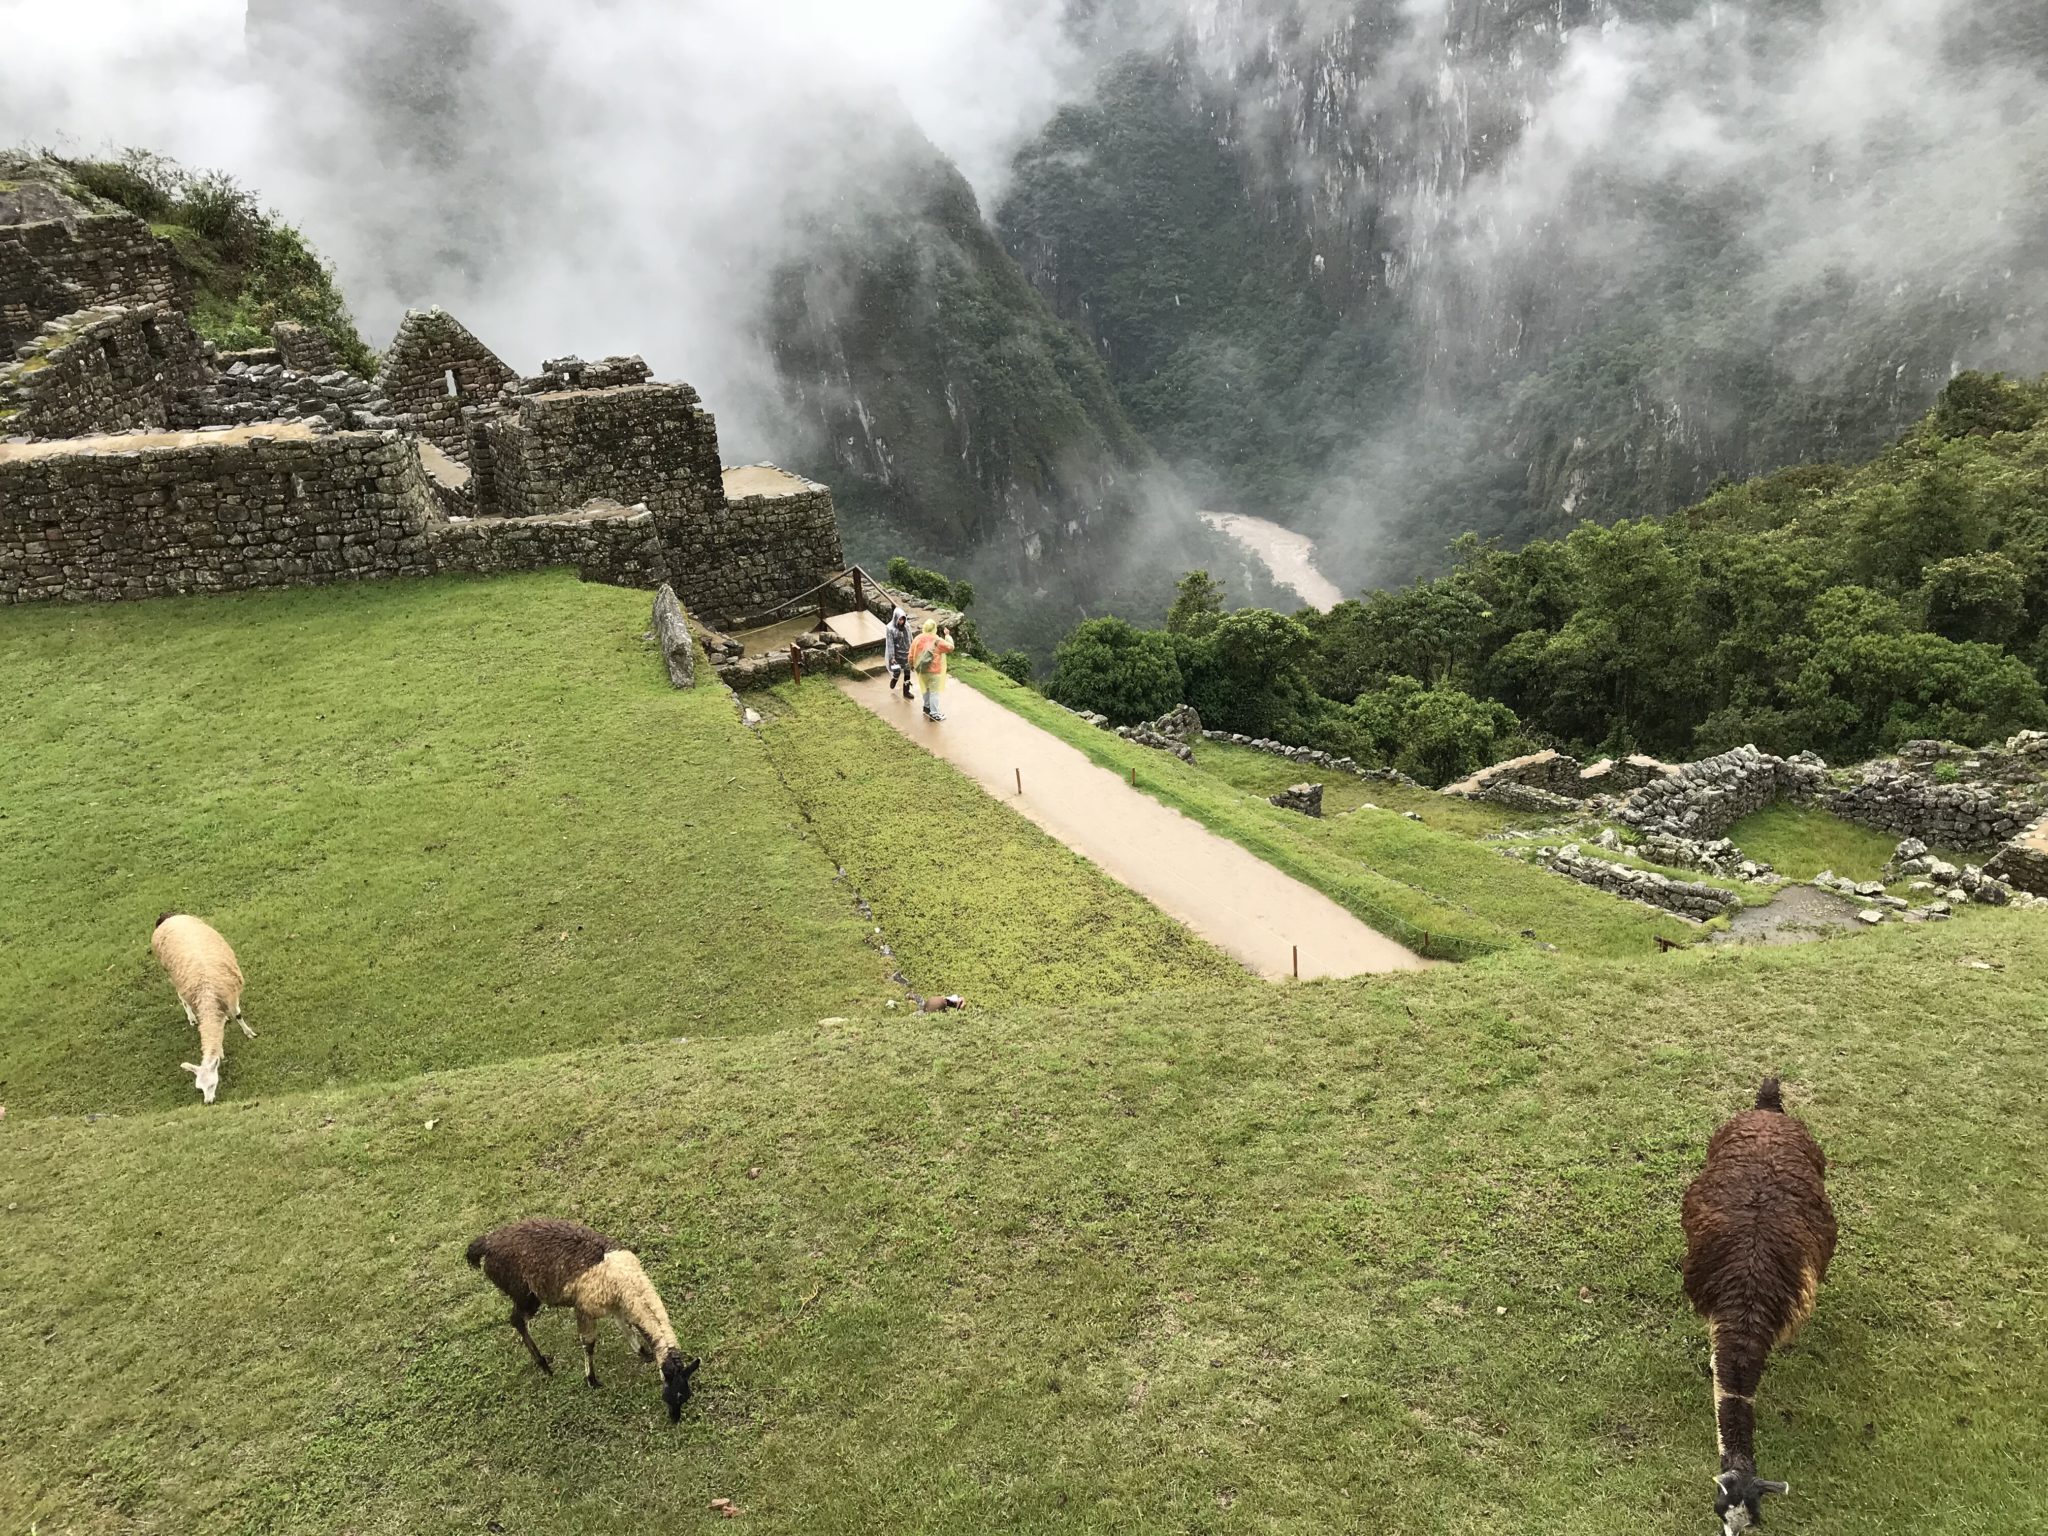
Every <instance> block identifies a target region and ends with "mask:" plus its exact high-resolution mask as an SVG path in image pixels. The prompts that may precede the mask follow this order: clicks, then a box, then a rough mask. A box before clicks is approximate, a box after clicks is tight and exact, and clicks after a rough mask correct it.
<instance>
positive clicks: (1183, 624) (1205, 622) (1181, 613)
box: [1166, 571, 1223, 640]
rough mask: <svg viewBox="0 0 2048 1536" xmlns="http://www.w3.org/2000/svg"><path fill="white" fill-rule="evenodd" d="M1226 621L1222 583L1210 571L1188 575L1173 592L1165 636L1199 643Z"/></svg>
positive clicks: (1167, 615) (1194, 572) (1167, 614)
mask: <svg viewBox="0 0 2048 1536" xmlns="http://www.w3.org/2000/svg"><path fill="white" fill-rule="evenodd" d="M1222 617H1223V583H1222V582H1220V581H1218V580H1217V579H1216V578H1215V577H1213V576H1211V575H1210V574H1209V573H1208V572H1207V571H1189V572H1188V573H1187V574H1186V575H1185V576H1183V577H1181V579H1180V581H1179V582H1178V584H1176V585H1175V587H1174V589H1173V606H1172V607H1170V608H1168V609H1167V610H1166V632H1167V633H1168V634H1170V635H1191V636H1193V637H1194V638H1195V639H1197V640H1199V639H1201V638H1202V637H1203V636H1204V635H1206V634H1208V633H1209V632H1210V631H1211V630H1212V629H1214V628H1215V627H1216V624H1217V621H1218V620H1219V619H1221V618H1222Z"/></svg>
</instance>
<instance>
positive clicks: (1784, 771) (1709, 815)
mask: <svg viewBox="0 0 2048 1536" xmlns="http://www.w3.org/2000/svg"><path fill="white" fill-rule="evenodd" d="M1824 777H1825V765H1824V764H1823V763H1822V762H1821V760H1820V759H1819V758H1817V757H1814V756H1813V755H1812V754H1811V753H1801V754H1800V755H1799V756H1798V757H1790V758H1786V757H1773V756H1772V755H1771V754H1769V753H1768V752H1759V751H1757V749H1756V748H1755V747H1736V748H1734V749H1733V750H1732V751H1728V752H1723V753H1721V754H1719V755H1718V756H1715V757H1708V758H1702V759H1701V760H1700V761H1699V762H1696V763H1686V764H1684V765H1682V766H1680V767H1678V768H1675V769H1673V770H1672V773H1671V776H1670V777H1669V778H1664V779H1657V780H1655V781H1653V782H1651V783H1648V784H1645V785H1644V786H1643V787H1642V788H1641V789H1638V790H1636V791H1635V792H1634V793H1632V794H1631V795H1630V796H1629V797H1628V799H1626V800H1625V801H1623V802H1622V804H1621V807H1620V809H1619V810H1617V811H1616V813H1615V819H1616V820H1618V821H1620V822H1621V823H1623V824H1624V825H1625V826H1631V827H1634V828H1635V829H1636V830H1637V831H1639V832H1643V833H1646V834H1656V833H1664V834H1668V835H1670V836H1672V837H1681V838H1688V839H1692V840H1695V841H1705V840H1707V839H1711V838H1717V837H1719V836H1720V835H1721V834H1722V833H1724V832H1726V831H1727V830H1728V829H1729V828H1730V827H1732V826H1734V825H1735V823H1736V822H1738V821H1740V820H1741V819H1742V818H1743V817H1745V816H1747V815H1749V814H1750V813H1751V812H1753V811H1760V810H1762V809H1763V808H1764V807H1765V806H1768V805H1775V804H1776V803H1777V802H1778V801H1779V800H1781V799H1782V800H1790V801H1792V802H1793V803H1795V804H1806V803H1810V802H1811V801H1812V800H1813V798H1814V797H1815V795H1816V794H1818V793H1819V792H1820V790H1821V787H1822V784H1823V780H1824Z"/></svg>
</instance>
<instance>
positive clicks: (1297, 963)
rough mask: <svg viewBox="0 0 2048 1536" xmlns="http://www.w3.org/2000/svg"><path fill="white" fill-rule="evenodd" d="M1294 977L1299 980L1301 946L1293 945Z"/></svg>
mask: <svg viewBox="0 0 2048 1536" xmlns="http://www.w3.org/2000/svg"><path fill="white" fill-rule="evenodd" d="M1294 979H1295V980H1296V981H1299V980H1301V946H1300V945H1299V944H1297V945H1295V946H1294Z"/></svg>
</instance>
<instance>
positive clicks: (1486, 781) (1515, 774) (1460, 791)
mask: <svg viewBox="0 0 2048 1536" xmlns="http://www.w3.org/2000/svg"><path fill="white" fill-rule="evenodd" d="M1496 784H1526V785H1528V786H1529V788H1531V789H1540V790H1542V791H1544V792H1545V793H1546V794H1552V795H1563V796H1565V797H1566V798H1568V799H1579V798H1582V797H1583V796H1584V795H1585V794H1586V793H1587V791H1586V789H1585V788H1584V787H1583V786H1582V785H1581V784H1580V782H1579V760H1578V759H1577V758H1575V757H1571V756H1568V755H1566V754H1565V753H1563V752H1555V751H1551V750H1550V749H1548V748H1545V749H1544V750H1543V751H1541V752H1530V753H1527V754H1525V755H1523V756H1521V757H1511V758H1508V759H1507V760H1506V761H1505V762H1499V763H1494V764H1493V765H1491V766H1490V767H1486V768H1482V769H1480V770H1479V771H1478V772H1477V773H1475V774H1473V775H1472V776H1471V777H1470V778H1465V779H1460V780H1459V781H1458V782H1457V783H1455V784H1446V785H1445V786H1444V789H1443V792H1444V793H1445V794H1447V795H1459V796H1464V797H1467V798H1470V799H1474V800H1477V799H1482V798H1484V797H1485V795H1486V792H1487V790H1489V789H1491V788H1492V787H1493V786H1494V785H1496Z"/></svg>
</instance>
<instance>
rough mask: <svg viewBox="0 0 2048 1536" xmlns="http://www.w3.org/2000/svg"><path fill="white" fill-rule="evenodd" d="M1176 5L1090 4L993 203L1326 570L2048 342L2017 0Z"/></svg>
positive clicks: (1241, 490)
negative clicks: (1086, 93)
mask: <svg viewBox="0 0 2048 1536" xmlns="http://www.w3.org/2000/svg"><path fill="white" fill-rule="evenodd" d="M1169 10H1170V11H1171V12H1172V18H1171V19H1172V21H1173V25H1172V26H1171V27H1169V28H1168V29H1167V30H1166V31H1164V32H1163V33H1162V32H1161V31H1159V30H1158V29H1157V22H1158V16H1157V13H1156V12H1155V13H1153V14H1152V15H1150V16H1149V17H1145V18H1141V19H1143V20H1144V21H1146V22H1147V24H1148V25H1147V26H1140V25H1138V24H1136V23H1133V22H1131V20H1130V17H1129V15H1128V13H1127V11H1125V10H1121V9H1116V8H1112V9H1111V10H1110V11H1109V12H1108V13H1107V15H1106V18H1105V17H1098V18H1097V20H1096V22H1095V26H1096V29H1097V30H1096V37H1095V41H1096V43H1097V45H1098V46H1099V47H1101V48H1102V49H1104V51H1105V53H1106V54H1108V55H1109V56H1110V58H1111V62H1110V63H1108V64H1107V66H1106V67H1105V68H1104V70H1103V73H1102V75H1101V78H1100V80H1099V81H1098V84H1097V90H1096V93H1095V97H1094V99H1093V100H1092V101H1091V102H1090V103H1089V104H1088V105H1086V106H1084V107H1079V108H1075V109H1072V110H1070V111H1068V112H1065V113H1062V114H1061V115H1060V116H1059V117H1058V118H1057V119H1056V120H1055V121H1054V122H1053V123H1052V124H1051V125H1049V127H1048V129H1047V130H1046V132H1045V133H1044V134H1043V135H1041V136H1040V138H1039V139H1038V140H1037V141H1036V142H1035V143H1033V144H1032V145H1030V146H1028V147H1027V148H1026V150H1025V151H1024V153H1023V154H1022V155H1021V156H1020V158H1019V169H1020V174H1019V177H1018V179H1017V182H1016V185H1015V187H1014V189H1013V191H1012V193H1011V195H1010V197H1009V198H1008V200H1007V201H1006V203H1005V205H1004V206H1003V208H1002V209H1001V210H1000V215H999V226H1000V228H1001V230H1002V232H1003V236H1004V239H1005V242H1006V243H1007V244H1008V245H1009V247H1010V249H1011V250H1012V251H1013V252H1014V253H1015V254H1016V255H1017V256H1018V258H1019V260H1020V262H1021V263H1022V264H1023V265H1024V267H1025V269H1026V271H1027V272H1028V273H1029V274H1030V275H1031V276H1032V278H1033V280H1034V282H1035V283H1037V284H1038V286H1039V287H1040V289H1041V291H1042V292H1044V293H1045V294H1046V295H1047V296H1048V298H1049V300H1050V301H1051V302H1053V303H1054V304H1055V306H1056V307H1057V308H1058V309H1059V310H1060V312H1061V313H1062V314H1063V315H1064V316H1066V317H1068V318H1069V319H1071V320H1073V321H1074V322H1075V323H1076V324H1078V325H1080V326H1081V327H1082V328H1083V329H1084V330H1085V331H1086V332H1087V333H1088V334H1089V335H1090V336H1091V337H1092V338H1093V339H1094V340H1095V341H1096V343H1097V346H1098V350H1099V351H1100V353H1101V355H1102V356H1103V357H1104V358H1105V360H1106V361H1107V362H1108V364H1109V366H1110V368H1111V371H1112V376H1113V378H1114V379H1115V380H1116V383H1117V386H1118V392H1119V394H1120V395H1121V396H1122V398H1123V399H1124V401H1125V403H1126V404H1127V406H1128V407H1129V408H1130V410H1131V413H1132V415H1133V417H1134V419H1135V420H1136V421H1137V422H1138V423H1139V425H1140V426H1141V427H1142V428H1143V429H1144V430H1145V431H1146V432H1147V433H1148V434H1149V435H1150V436H1151V437H1152V438H1153V440H1154V441H1155V442H1156V443H1157V444H1158V445H1159V446H1160V448H1161V449H1162V451H1163V452H1164V453H1165V454H1166V456H1167V457H1168V459H1169V460H1170V461H1171V462H1173V463H1175V464H1176V465H1177V466H1179V467H1182V468H1184V469H1185V471H1186V472H1187V473H1188V475H1189V476H1190V478H1191V479H1192V480H1193V481H1194V482H1195V483H1196V484H1197V485H1199V486H1201V487H1202V488H1203V490H1204V493H1205V494H1208V495H1214V496H1223V497H1229V498H1232V499H1233V500H1234V501H1235V502H1236V503H1237V504H1238V505H1241V506H1244V507H1246V508H1249V509H1257V510H1264V511H1267V512H1269V513H1273V514H1277V515H1280V516H1282V517H1283V518H1285V519H1287V520H1290V521H1295V522H1297V523H1306V524H1308V525H1309V526H1311V527H1313V528H1316V529H1317V531H1319V532H1321V533H1322V534H1323V535H1324V539H1325V549H1326V553H1329V554H1331V555H1332V556H1333V557H1335V558H1339V559H1341V560H1342V561H1343V564H1344V570H1343V571H1342V574H1343V575H1345V576H1347V577H1349V578H1351V579H1353V580H1386V579H1391V578H1394V577H1398V576H1401V575H1405V574H1407V573H1409V572H1411V571H1413V570H1415V569H1417V568H1418V567H1420V566H1425V565H1427V564H1428V563H1429V562H1430V561H1431V560H1432V558H1433V557H1434V556H1435V555H1436V554H1437V553H1438V552H1439V551H1440V550H1441V548H1442V546H1443V544H1444V543H1445V542H1446V541H1447V540H1448V539H1449V538H1450V537H1452V536H1453V535H1455V534H1457V533H1458V532H1461V531H1463V530H1465V529H1467V528H1476V529H1478V530H1479V531H1481V532H1484V533H1489V534H1493V533H1499V534H1505V535H1508V536H1510V537H1512V538H1522V537H1528V536H1532V535H1535V534H1539V533H1547V532H1554V531H1557V530H1559V529H1560V528H1563V527H1568V526H1569V525H1570V524H1571V523H1573V522H1575V521H1576V520H1578V519H1580V518H1585V517H1594V518H1599V519H1610V518H1613V517H1617V516H1622V515H1629V514H1634V513H1643V512H1661V511H1666V510H1669V509H1670V508H1672V507H1675V506H1678V505H1682V504H1684V503H1685V502H1687V501H1689V500H1691V499H1693V498H1695V497H1696V496H1697V495H1698V494H1700V493H1701V492H1702V491H1703V490H1704V489H1705V488H1706V487H1707V486H1708V485H1710V484H1711V483H1712V482H1713V481H1714V480H1715V479H1716V478H1718V477H1719V476H1721V475H1724V474H1734V475H1740V474H1746V473H1751V472H1755V471H1759V470H1762V469H1766V468H1769V467H1773V466H1775V465H1778V464H1782V463H1786V462H1792V461H1795V460H1803V459H1811V458H1827V457H1848V456H1856V455H1861V454H1864V453H1868V452H1870V451H1873V450H1875V449H1876V448H1877V447H1878V446H1880V445H1881V444H1882V443H1884V442H1885V441H1887V440H1889V439H1890V438H1891V437H1892V436H1894V435H1895V434H1896V433H1897V432H1898V431H1899V430H1900V429H1902V428H1903V427H1904V426H1905V425H1906V424H1907V423H1908V422H1910V421H1911V420H1912V419H1913V418H1914V417H1915V416H1916V415H1917V414H1918V413H1919V412H1920V411H1922V410H1923V409H1924V408H1925V407H1926V405H1927V403H1928V402H1929V401H1930V400H1931V399H1932V397H1933V395H1934V394H1935V392H1936V391H1937V390H1938V389H1939V388H1940V386H1941V384H1942V383H1943V382H1944V381H1945V380H1946V379H1947V378H1949V377H1950V376H1951V374H1952V373H1953V372H1954V371H1955V370H1956V369H1958V368H1959V367H1968V366H1988V367H2005V368H2010V369H2017V370H2031V369H2037V368H2040V367H2042V366H2043V365H2044V364H2048V305H2044V298H2048V295H2044V293H2043V291H2042V286H2041V285H2040V284H2039V283H2038V282H2036V281H2034V280H2033V278H2032V277H2031V275H2030V274H2032V273H2034V272H2037V271H2038V270H2039V269H2040V267H2041V264H2042V262H2043V261H2044V259H2048V220H2044V214H2043V207H2042V201H2041V199H2040V197H2039V195H2038V194H2039V190H2040V188H2041V187H2042V186H2043V185H2044V184H2048V108H2044V102H2048V93H2044V92H2043V91H2042V90H2041V86H2042V83H2043V78H2042V77H2043V71H2044V66H2048V13H2044V12H2043V11H2042V10H2041V9H2040V8H2039V7H2038V6H2033V7H2030V6H2026V5H2021V4H2018V3H2015V0H1926V3H1915V4H1909V3H1907V0H1875V3H1872V4H1869V5H1863V6H1854V7H1851V6H1840V5H1835V4H1832V3H1829V0H1812V3H1800V4H1789V5H1786V4H1780V5H1768V6H1767V5H1763V4H1743V3H1741V0H1722V3H1718V4H1708V3H1705V0H1542V3H1538V4H1534V5H1531V4H1528V3H1526V0H1443V3H1440V4H1437V3H1418V0H1193V3H1191V4H1188V5H1185V6H1180V7H1170V8H1169ZM1166 306H1170V308H1169V307H1166ZM1233 402H1235V403H1239V404H1241V405H1244V406H1245V409H1243V410H1242V411H1241V412H1239V413H1237V414H1236V415H1235V416H1233V414H1232V412H1231V411H1230V405H1231V404H1232V403H1233ZM1231 419H1234V420H1236V421H1238V422H1240V423H1242V424H1243V426H1244V430H1243V431H1242V432H1241V433H1240V434H1237V435H1235V436H1234V435H1232V434H1231V433H1230V432H1229V431H1227V430H1219V429H1218V426H1217V423H1218V422H1219V421H1221V420H1231Z"/></svg>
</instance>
